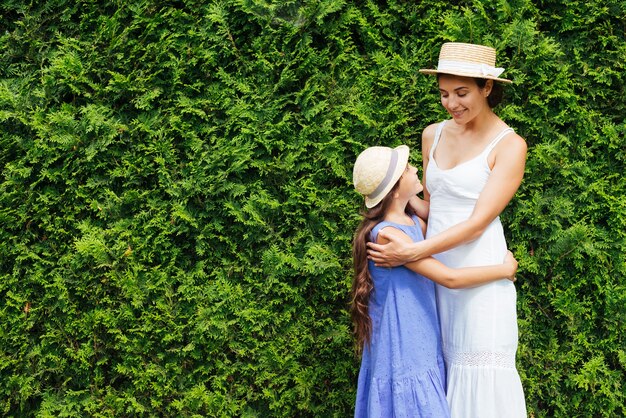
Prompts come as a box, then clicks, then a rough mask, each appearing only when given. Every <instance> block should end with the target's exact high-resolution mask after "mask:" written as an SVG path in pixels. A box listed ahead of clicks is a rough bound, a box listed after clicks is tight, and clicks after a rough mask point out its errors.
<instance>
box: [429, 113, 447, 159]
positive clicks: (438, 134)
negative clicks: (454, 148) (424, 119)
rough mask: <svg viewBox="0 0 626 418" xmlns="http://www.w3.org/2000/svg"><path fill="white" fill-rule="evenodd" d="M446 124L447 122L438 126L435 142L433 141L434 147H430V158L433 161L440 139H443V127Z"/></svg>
mask: <svg viewBox="0 0 626 418" xmlns="http://www.w3.org/2000/svg"><path fill="white" fill-rule="evenodd" d="M445 124H446V121H445V120H444V121H443V122H441V123H439V125H437V130H436V131H435V140H434V141H433V145H432V146H431V147H430V153H429V158H430V159H431V160H432V159H433V155H435V148H437V144H439V138H440V137H441V132H442V131H443V125H445Z"/></svg>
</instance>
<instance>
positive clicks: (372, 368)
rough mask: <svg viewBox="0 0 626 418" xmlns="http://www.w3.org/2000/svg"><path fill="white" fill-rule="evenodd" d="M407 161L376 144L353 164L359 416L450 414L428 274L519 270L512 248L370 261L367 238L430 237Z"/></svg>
mask: <svg viewBox="0 0 626 418" xmlns="http://www.w3.org/2000/svg"><path fill="white" fill-rule="evenodd" d="M408 158H409V148H408V147H407V146H406V145H401V146H399V147H397V148H393V149H392V148H389V147H370V148H367V149H366V150H365V151H363V152H362V153H361V154H359V156H358V158H357V160H356V163H355V165H354V171H353V178H354V187H355V189H356V190H357V191H358V192H359V193H361V194H362V195H364V196H365V206H366V208H367V211H366V212H365V213H364V214H363V215H364V216H363V220H362V221H361V224H360V225H359V227H358V229H357V232H356V234H355V238H354V242H353V259H354V272H355V275H354V281H353V284H352V319H353V321H354V330H355V336H356V340H357V346H358V348H359V350H360V351H362V353H363V357H362V360H361V370H360V372H359V381H358V388H357V399H356V406H355V414H354V415H355V417H394V416H406V417H415V418H417V417H429V418H435V417H437V418H449V416H450V412H449V407H448V404H447V402H446V396H445V387H444V385H445V371H444V364H443V363H444V362H443V353H442V351H441V334H440V331H439V323H438V320H437V308H436V302H435V287H434V284H433V282H431V281H429V280H427V278H426V277H428V278H430V279H432V280H433V281H435V282H436V283H439V284H441V285H443V286H447V287H450V288H461V287H468V286H477V285H480V284H484V283H488V282H491V281H494V280H501V279H502V278H508V279H509V280H514V274H515V270H516V268H517V262H516V261H515V259H514V258H513V255H512V254H511V253H510V252H507V254H506V256H505V257H503V259H504V263H502V260H500V261H498V264H497V265H492V266H483V267H468V268H460V269H451V268H449V267H446V266H445V265H444V264H442V263H441V262H439V261H437V260H436V259H434V258H432V257H426V258H422V259H421V260H419V261H416V262H413V263H408V264H406V266H402V267H395V268H381V267H375V266H374V265H373V263H372V262H371V261H370V262H368V260H367V252H366V243H367V242H369V241H370V240H373V241H376V242H384V241H382V240H380V239H379V238H378V234H379V232H380V231H383V230H384V231H387V232H388V233H389V234H391V235H392V236H394V237H396V238H397V239H400V240H404V241H406V242H413V241H420V240H423V239H424V236H423V233H424V229H425V226H426V224H425V223H424V221H423V220H422V219H420V218H419V217H418V216H416V215H415V213H413V212H412V211H411V209H410V208H409V207H408V203H409V200H410V199H411V198H412V197H414V196H415V195H416V194H417V193H420V192H421V191H422V189H423V187H422V184H421V183H420V181H419V177H418V175H417V169H416V168H415V167H413V166H412V165H410V164H409V163H408ZM405 267H406V268H405ZM425 276H426V277H425Z"/></svg>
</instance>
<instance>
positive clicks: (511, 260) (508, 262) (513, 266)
mask: <svg viewBox="0 0 626 418" xmlns="http://www.w3.org/2000/svg"><path fill="white" fill-rule="evenodd" d="M504 265H505V266H506V267H508V268H509V269H510V273H509V274H507V276H506V278H507V279H509V280H510V281H512V282H514V281H515V280H516V279H515V272H517V260H516V259H515V257H513V253H512V252H511V251H507V252H506V256H505V257H504Z"/></svg>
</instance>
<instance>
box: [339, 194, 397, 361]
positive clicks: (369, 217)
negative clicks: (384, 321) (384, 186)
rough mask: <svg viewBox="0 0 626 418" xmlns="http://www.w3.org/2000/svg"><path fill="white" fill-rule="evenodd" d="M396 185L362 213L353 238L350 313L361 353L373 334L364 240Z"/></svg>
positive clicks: (380, 214) (369, 279) (367, 237)
mask: <svg viewBox="0 0 626 418" xmlns="http://www.w3.org/2000/svg"><path fill="white" fill-rule="evenodd" d="M397 187H398V183H396V184H395V185H394V187H393V189H391V191H389V193H387V196H385V198H384V199H383V200H382V201H381V202H380V203H379V204H378V205H376V206H374V207H373V208H371V209H368V210H366V211H364V212H363V213H362V215H363V219H362V220H361V223H360V225H359V227H358V228H357V230H356V233H355V234H354V240H353V241H352V260H353V263H354V278H353V280H352V302H351V304H350V314H351V316H352V323H353V324H354V336H355V338H356V345H357V351H358V352H361V350H362V349H363V346H364V345H365V344H369V343H370V340H371V337H372V319H371V318H370V315H369V309H368V306H369V300H370V295H371V293H372V291H373V290H374V283H373V281H372V276H371V275H370V272H369V268H368V266H367V243H368V242H369V241H370V232H372V229H373V228H374V226H376V224H378V223H380V222H381V221H383V219H384V218H385V214H386V213H387V208H388V207H389V205H390V203H391V201H392V199H393V197H392V196H393V192H394V191H395V189H396V188H397Z"/></svg>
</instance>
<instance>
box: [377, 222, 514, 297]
mask: <svg viewBox="0 0 626 418" xmlns="http://www.w3.org/2000/svg"><path fill="white" fill-rule="evenodd" d="M383 230H386V232H387V234H386V235H387V236H392V237H393V238H394V239H396V240H398V241H402V242H411V239H410V238H409V237H408V236H407V235H406V234H405V233H404V232H402V231H400V230H399V229H397V228H393V227H387V228H383ZM381 232H382V230H381ZM377 242H378V243H379V244H385V243H386V242H388V239H387V238H385V237H382V236H381V235H380V234H379V235H378V238H377ZM405 267H406V268H408V269H410V270H412V271H414V272H416V273H418V274H421V275H422V276H425V277H427V278H429V279H430V280H432V281H433V282H435V283H437V284H440V285H442V286H445V287H447V288H450V289H461V288H466V287H474V286H478V285H481V284H485V283H489V282H492V281H495V280H501V279H509V280H511V281H515V272H516V271H517V260H516V259H515V258H514V257H513V254H512V253H511V252H510V251H508V252H507V255H506V256H505V258H504V260H503V263H502V264H496V265H492V266H480V267H463V268H458V269H454V268H450V267H448V266H446V265H445V264H443V263H442V262H440V261H438V260H436V259H434V258H433V257H426V258H422V259H420V260H418V261H413V262H410V263H407V264H405Z"/></svg>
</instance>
